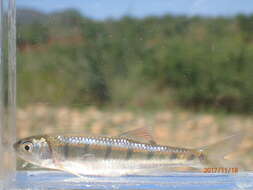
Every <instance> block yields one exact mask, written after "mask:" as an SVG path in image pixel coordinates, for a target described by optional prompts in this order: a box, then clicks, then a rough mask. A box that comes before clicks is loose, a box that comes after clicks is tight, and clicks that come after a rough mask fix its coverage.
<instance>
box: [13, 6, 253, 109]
mask: <svg viewBox="0 0 253 190" xmlns="http://www.w3.org/2000/svg"><path fill="white" fill-rule="evenodd" d="M24 13H26V14H24ZM28 13H29V11H28V10H27V11H25V10H22V14H21V16H20V17H18V18H19V20H18V22H17V23H18V28H17V31H18V48H19V51H18V59H17V61H18V102H19V104H20V105H27V104H31V103H34V102H47V103H50V104H55V105H68V106H86V105H90V104H92V105H94V104H96V105H99V106H104V105H106V106H131V107H144V108H147V107H149V108H164V107H167V106H175V105H180V106H184V107H188V108H193V109H203V108H205V109H206V108H208V109H210V108H212V109H213V108H214V109H216V108H218V109H222V110H225V111H234V112H252V111H253V84H252V83H253V74H252V72H253V64H252V63H253V53H252V52H253V37H252V36H253V35H252V34H253V27H252V22H253V16H244V15H239V16H237V17H234V18H202V17H190V18H189V17H184V16H171V15H166V16H164V17H159V18H156V17H148V18H145V19H135V18H130V17H125V18H122V19H121V20H118V21H115V20H106V21H94V20H91V19H88V18H85V17H83V16H82V15H80V14H79V13H78V12H77V11H75V10H66V11H63V12H58V13H53V14H50V15H41V13H37V15H39V16H37V17H36V16H33V17H27V14H28ZM33 14H34V12H33ZM24 15H26V16H24ZM22 16H23V17H22ZM23 18H26V19H23ZM24 20H25V21H24Z"/></svg>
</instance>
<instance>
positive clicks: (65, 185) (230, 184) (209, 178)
mask: <svg viewBox="0 0 253 190" xmlns="http://www.w3.org/2000/svg"><path fill="white" fill-rule="evenodd" d="M13 186H14V187H13V189H29V190H30V189H36V190H47V189H48V190H51V189H52V190H53V189H54V190H65V189H66V190H67V189H69V190H70V189H71V190H79V189H80V190H81V189H164V190H165V189H173V190H177V189H180V190H181V189H184V190H214V189H215V190H219V189H222V190H235V189H240V190H249V189H253V173H248V172H242V173H241V172H240V173H237V174H205V173H191V172H172V173H168V174H167V175H166V174H165V175H163V176H123V177H98V176H85V177H83V178H79V177H76V176H73V175H71V174H67V173H63V172H54V171H49V172H48V171H20V172H17V175H16V181H15V182H13Z"/></svg>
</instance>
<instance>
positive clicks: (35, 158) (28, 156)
mask: <svg viewBox="0 0 253 190" xmlns="http://www.w3.org/2000/svg"><path fill="white" fill-rule="evenodd" d="M13 147H14V149H15V152H16V154H17V155H18V156H19V157H20V158H22V159H23V160H25V161H27V162H30V163H33V164H35V165H39V166H42V165H43V162H45V161H46V160H49V159H51V158H52V153H51V150H50V146H49V143H48V142H47V140H46V137H44V136H33V137H28V138H24V139H21V140H19V141H17V142H16V143H14V145H13Z"/></svg>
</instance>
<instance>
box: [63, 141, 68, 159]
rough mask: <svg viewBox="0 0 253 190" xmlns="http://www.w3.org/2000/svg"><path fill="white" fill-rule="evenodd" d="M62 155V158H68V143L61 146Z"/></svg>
mask: <svg viewBox="0 0 253 190" xmlns="http://www.w3.org/2000/svg"><path fill="white" fill-rule="evenodd" d="M63 154H64V157H65V158H67V157H68V156H69V143H66V144H65V145H64V146H63Z"/></svg>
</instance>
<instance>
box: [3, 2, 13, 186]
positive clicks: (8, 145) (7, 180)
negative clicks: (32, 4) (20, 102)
mask: <svg viewBox="0 0 253 190" xmlns="http://www.w3.org/2000/svg"><path fill="white" fill-rule="evenodd" d="M0 11H1V14H0V25H1V26H0V173H1V178H0V179H1V181H0V185H1V188H2V189H10V188H11V187H10V186H11V185H12V184H13V180H14V177H15V171H16V167H15V166H16V164H15V163H16V158H15V155H14V152H13V149H12V144H13V142H15V139H16V125H15V122H16V117H15V114H16V24H15V19H16V18H15V12H16V7H15V1H13V0H3V1H1V4H0Z"/></svg>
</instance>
